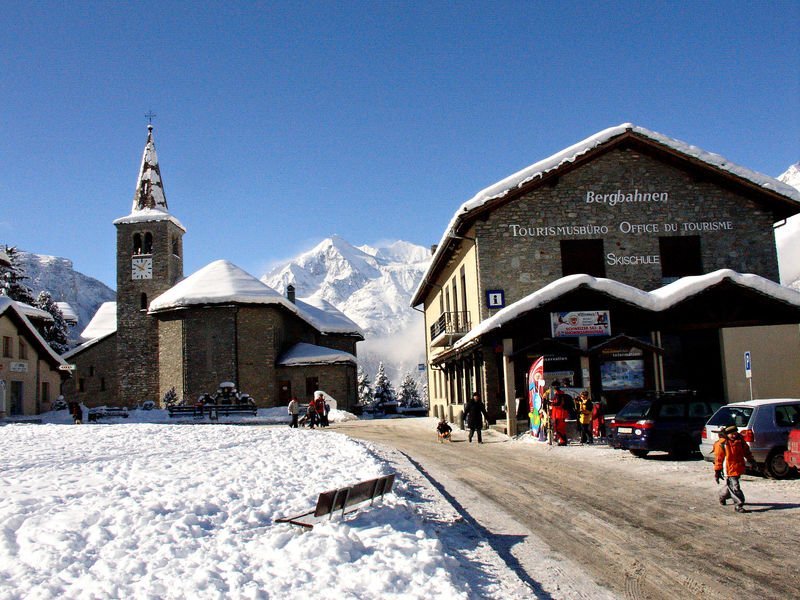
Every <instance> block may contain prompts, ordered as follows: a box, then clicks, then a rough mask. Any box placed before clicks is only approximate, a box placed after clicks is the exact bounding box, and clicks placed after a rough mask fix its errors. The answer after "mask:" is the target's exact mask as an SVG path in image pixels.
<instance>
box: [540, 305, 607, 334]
mask: <svg viewBox="0 0 800 600" xmlns="http://www.w3.org/2000/svg"><path fill="white" fill-rule="evenodd" d="M550 329H551V331H552V334H553V337H554V338H558V337H580V336H595V335H611V317H610V315H609V312H608V311H607V310H589V311H569V312H552V313H550Z"/></svg>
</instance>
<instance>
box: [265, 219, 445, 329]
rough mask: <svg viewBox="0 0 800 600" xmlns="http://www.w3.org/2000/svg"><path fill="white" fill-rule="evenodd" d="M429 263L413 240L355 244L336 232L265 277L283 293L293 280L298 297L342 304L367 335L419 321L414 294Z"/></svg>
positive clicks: (267, 281) (401, 327)
mask: <svg viewBox="0 0 800 600" xmlns="http://www.w3.org/2000/svg"><path fill="white" fill-rule="evenodd" d="M429 261H430V253H429V252H428V251H427V250H426V249H425V248H424V247H422V246H417V245H415V244H411V243H409V242H404V241H394V242H388V243H385V244H383V243H382V244H377V245H375V246H368V245H367V246H354V245H352V244H351V243H350V242H348V241H347V240H345V239H344V238H342V237H340V236H338V235H333V236H331V237H329V238H326V239H324V240H322V241H321V242H320V243H319V244H317V245H316V246H314V247H313V248H312V249H311V250H309V251H307V252H304V253H302V254H300V255H298V256H297V257H295V258H294V259H292V260H291V261H289V262H287V263H285V264H283V265H281V266H279V267H277V268H275V269H273V270H272V271H270V272H269V273H267V274H266V275H264V276H263V277H262V278H261V280H262V281H263V282H264V283H266V284H267V285H269V286H270V287H271V288H273V289H275V290H278V291H279V292H281V293H283V292H284V291H285V290H286V287H287V286H288V285H289V284H291V285H293V286H294V287H295V290H296V293H297V295H298V296H302V297H308V298H320V299H322V300H325V301H327V302H329V303H330V304H332V305H333V306H335V307H336V308H338V309H339V310H340V311H342V312H343V313H345V314H346V315H347V316H348V317H349V318H351V319H352V320H353V321H355V322H356V323H358V325H360V326H361V328H362V329H364V331H365V332H366V334H367V336H385V335H391V334H394V333H396V332H398V331H400V330H403V329H405V328H406V327H407V326H408V325H409V323H410V322H412V321H413V320H414V317H415V313H414V311H413V310H412V309H411V308H409V301H410V297H411V294H412V292H413V291H414V289H416V285H417V284H418V283H419V280H420V278H421V277H422V275H423V273H424V272H425V270H426V269H427V266H428V262H429Z"/></svg>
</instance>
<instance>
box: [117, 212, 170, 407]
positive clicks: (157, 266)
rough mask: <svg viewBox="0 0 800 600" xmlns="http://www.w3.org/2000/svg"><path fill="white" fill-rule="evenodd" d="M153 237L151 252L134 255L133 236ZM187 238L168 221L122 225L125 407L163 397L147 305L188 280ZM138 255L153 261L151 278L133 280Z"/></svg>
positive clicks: (120, 338)
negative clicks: (185, 274)
mask: <svg viewBox="0 0 800 600" xmlns="http://www.w3.org/2000/svg"><path fill="white" fill-rule="evenodd" d="M148 233H149V234H150V235H152V239H153V242H152V251H151V252H150V254H134V251H135V248H134V241H133V240H134V236H135V235H137V234H138V235H140V236H141V237H142V238H144V236H145V235H146V234H148ZM182 235H183V232H182V230H181V229H180V228H179V227H177V226H176V225H175V224H174V223H172V222H171V221H168V220H163V221H148V222H142V223H125V222H123V223H118V224H117V336H116V339H117V357H118V365H117V366H118V373H119V381H118V395H119V401H120V402H122V403H123V404H126V405H136V404H137V403H139V402H142V401H144V400H154V401H156V402H158V401H159V400H160V399H161V393H160V392H161V385H162V384H161V379H162V378H161V376H160V375H159V370H158V360H159V332H158V323H157V321H156V319H155V318H153V316H152V315H148V314H147V306H148V305H149V303H150V302H151V301H152V300H154V299H155V298H156V297H157V296H159V295H160V294H162V293H163V292H165V291H167V290H168V289H169V288H171V287H172V286H173V285H174V284H175V283H176V282H177V281H179V280H180V279H181V278H182V277H183V260H182V257H181V254H182V252H183V248H182V241H181V237H182ZM173 250H177V251H178V254H174V253H173ZM134 256H136V257H137V258H146V257H150V258H151V259H152V277H151V278H150V279H136V280H134V279H132V277H131V261H132V259H133V258H134ZM176 389H177V388H176Z"/></svg>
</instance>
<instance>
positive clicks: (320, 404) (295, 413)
mask: <svg viewBox="0 0 800 600" xmlns="http://www.w3.org/2000/svg"><path fill="white" fill-rule="evenodd" d="M287 409H288V411H289V416H290V417H291V418H292V421H291V423H289V427H294V428H297V427H300V425H304V426H305V425H307V426H308V427H309V428H310V429H314V427H316V426H320V427H327V426H328V425H330V421H329V420H328V415H329V414H330V412H331V405H330V404H328V403H327V402H326V401H325V396H324V395H323V394H322V393H321V392H319V393H317V396H316V398H313V399H312V400H311V402H309V403H308V409H306V414H305V416H304V417H303V418H302V419H300V403H299V402H298V401H297V398H296V397H294V396H292V399H291V400H289V405H288V407H287Z"/></svg>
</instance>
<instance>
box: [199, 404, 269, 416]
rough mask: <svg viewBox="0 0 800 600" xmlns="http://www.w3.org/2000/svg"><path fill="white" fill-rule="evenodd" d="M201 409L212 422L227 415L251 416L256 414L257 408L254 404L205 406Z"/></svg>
mask: <svg viewBox="0 0 800 600" xmlns="http://www.w3.org/2000/svg"><path fill="white" fill-rule="evenodd" d="M203 408H204V409H205V410H206V412H207V413H208V417H209V418H210V419H212V420H214V419H218V418H219V417H227V416H229V415H253V416H256V414H258V407H257V406H256V405H255V404H206V405H205V406H203Z"/></svg>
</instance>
